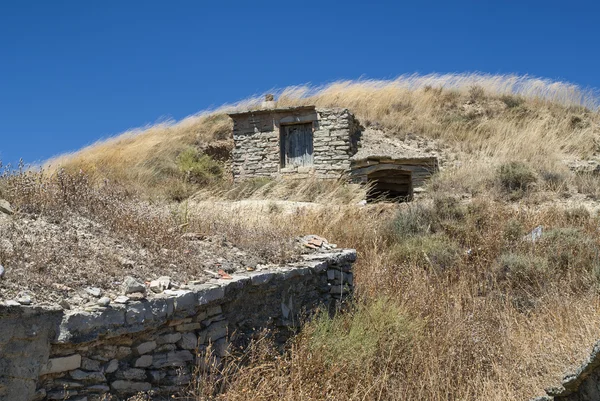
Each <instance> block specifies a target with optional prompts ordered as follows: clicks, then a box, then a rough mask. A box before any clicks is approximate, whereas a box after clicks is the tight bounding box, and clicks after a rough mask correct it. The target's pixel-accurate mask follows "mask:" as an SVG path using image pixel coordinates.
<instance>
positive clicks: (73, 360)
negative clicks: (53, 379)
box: [40, 354, 81, 375]
mask: <svg viewBox="0 0 600 401" xmlns="http://www.w3.org/2000/svg"><path fill="white" fill-rule="evenodd" d="M80 367H81V355H79V354H75V355H70V356H65V357H62V358H52V359H50V360H48V362H47V363H46V365H43V366H42V368H41V370H40V375H48V374H51V373H60V372H67V371H69V370H74V369H78V368H80Z"/></svg>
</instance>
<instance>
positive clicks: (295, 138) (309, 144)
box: [229, 98, 438, 200]
mask: <svg viewBox="0 0 600 401" xmlns="http://www.w3.org/2000/svg"><path fill="white" fill-rule="evenodd" d="M274 104H275V102H274V101H272V98H269V99H267V101H265V102H264V103H263V109H261V110H252V111H244V112H238V113H231V114H229V116H230V117H231V118H232V119H233V140H234V142H235V148H234V149H233V151H232V160H233V166H232V167H233V178H234V180H235V181H240V180H244V179H248V178H256V177H272V178H281V177H283V178H302V177H311V176H315V177H317V178H324V179H339V178H340V177H343V176H347V177H348V178H349V179H350V180H351V181H353V182H357V183H361V184H368V185H370V191H369V197H370V198H378V197H382V196H383V197H387V198H394V199H402V200H410V199H412V196H413V190H414V189H415V188H418V187H421V186H422V185H423V184H424V183H425V181H426V180H427V179H428V178H429V177H430V176H431V175H432V174H433V173H434V172H436V171H437V170H438V163H437V158H436V157H434V156H432V155H428V154H422V153H418V154H415V153H414V152H411V151H409V150H407V149H394V146H383V147H381V146H379V147H377V146H373V144H370V143H368V142H369V139H368V138H367V137H364V136H363V132H362V131H363V129H364V128H363V127H362V126H361V125H360V123H359V122H358V120H357V119H356V118H355V117H354V115H353V114H352V113H351V112H350V111H349V110H348V109H344V108H316V107H315V106H300V107H290V108H274ZM365 139H366V140H367V143H365V141H364V140H365ZM375 142H376V141H375ZM379 145H381V144H379Z"/></svg>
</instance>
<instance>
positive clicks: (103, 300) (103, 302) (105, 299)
mask: <svg viewBox="0 0 600 401" xmlns="http://www.w3.org/2000/svg"><path fill="white" fill-rule="evenodd" d="M98 305H100V306H104V307H107V306H108V305H110V298H109V297H102V298H100V299H99V300H98Z"/></svg>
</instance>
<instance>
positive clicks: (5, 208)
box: [0, 199, 14, 215]
mask: <svg viewBox="0 0 600 401" xmlns="http://www.w3.org/2000/svg"><path fill="white" fill-rule="evenodd" d="M0 213H4V214H8V215H11V214H13V213H14V211H13V210H12V208H11V206H10V203H8V201H6V200H4V199H0Z"/></svg>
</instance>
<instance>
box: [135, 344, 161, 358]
mask: <svg viewBox="0 0 600 401" xmlns="http://www.w3.org/2000/svg"><path fill="white" fill-rule="evenodd" d="M155 348H156V341H148V342H145V343H142V344H140V345H138V346H136V347H134V350H135V352H136V353H137V354H138V355H143V354H147V353H148V352H150V351H153V350H154V349H155Z"/></svg>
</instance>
